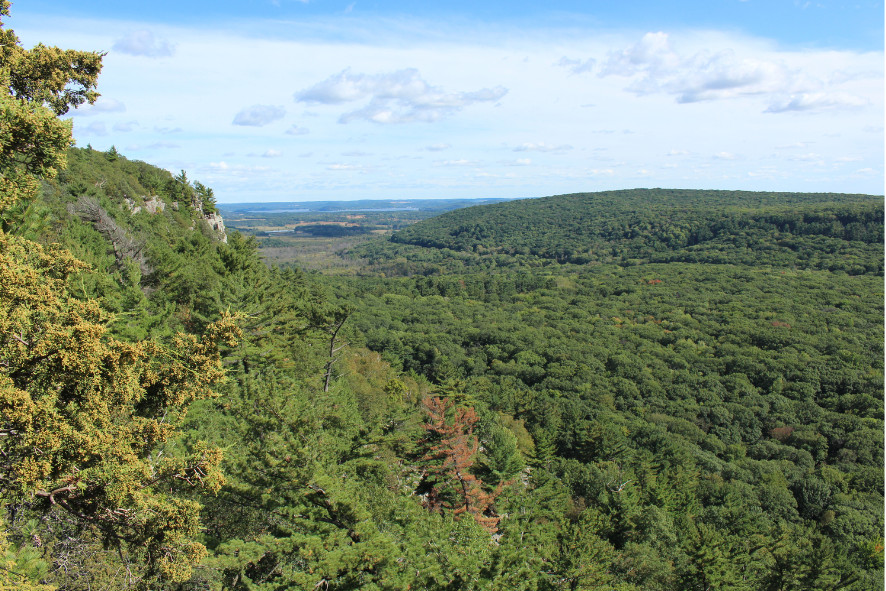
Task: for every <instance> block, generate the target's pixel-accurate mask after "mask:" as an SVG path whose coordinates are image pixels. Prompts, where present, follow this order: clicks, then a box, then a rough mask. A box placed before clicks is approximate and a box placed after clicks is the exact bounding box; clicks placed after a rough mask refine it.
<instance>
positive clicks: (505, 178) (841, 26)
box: [4, 0, 884, 203]
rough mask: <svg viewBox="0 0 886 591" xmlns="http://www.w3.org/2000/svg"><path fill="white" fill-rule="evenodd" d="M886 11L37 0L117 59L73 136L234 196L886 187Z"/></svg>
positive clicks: (29, 18)
mask: <svg viewBox="0 0 886 591" xmlns="http://www.w3.org/2000/svg"><path fill="white" fill-rule="evenodd" d="M883 24H884V9H883V2H874V1H867V0H856V1H851V0H850V1H842V0H841V1H831V0H819V1H814V0H810V1H806V0H682V1H669V2H664V1H661V0H659V1H652V0H638V1H630V0H623V1H616V0H598V1H594V2H591V1H588V0H584V1H579V0H574V1H560V0H549V1H547V2H544V3H541V2H537V1H533V2H529V1H523V0H510V1H508V2H500V1H495V2H491V1H490V2H484V1H482V0H475V1H474V2H468V1H466V0H450V1H448V2H445V3H442V2H439V3H437V2H397V1H376V2H371V1H370V2H364V1H362V0H356V1H335V0H246V1H244V0H240V1H239V2H236V3H235V2H230V1H227V0H215V1H213V2H209V1H204V0H196V1H181V0H179V1H177V2H172V1H170V0H153V1H152V2H119V1H116V2H111V1H109V0H107V1H98V0H79V1H78V2H74V3H72V2H61V1H60V0H19V1H17V2H15V3H14V4H13V6H12V9H11V17H9V18H8V19H5V22H4V26H5V27H8V28H12V29H13V30H15V32H16V33H17V34H18V36H19V37H20V39H21V41H22V44H23V45H24V46H25V47H32V46H33V45H35V44H37V43H44V44H46V45H56V46H59V47H62V48H69V49H80V50H96V51H103V52H107V55H106V56H105V58H104V67H103V70H102V74H101V76H100V79H99V87H98V90H99V92H100V93H101V95H102V96H101V98H100V99H99V100H98V101H97V102H96V103H95V104H94V105H92V106H86V107H81V108H80V109H77V110H76V111H73V112H72V114H71V115H70V118H71V119H73V125H74V136H75V139H76V142H77V145H78V146H81V147H85V146H87V145H91V146H92V147H93V148H95V149H98V150H106V149H108V148H110V147H111V146H112V145H113V146H114V147H115V148H116V149H117V150H118V151H119V152H120V153H122V154H123V155H125V156H126V157H127V158H130V159H134V160H144V161H146V162H150V163H151V164H155V165H157V166H160V167H162V168H165V169H168V170H170V171H172V172H175V173H178V172H179V171H180V170H185V171H187V174H188V177H189V178H191V179H193V180H198V181H200V182H202V183H203V184H205V185H208V186H210V187H212V188H213V189H214V191H215V194H216V197H217V200H218V201H219V202H220V203H242V202H267V201H317V200H324V201H330V200H352V199H408V198H414V199H428V198H490V197H499V198H523V197H540V196H545V195H556V194H564V193H575V192H585V191H600V190H610V189H630V188H637V187H667V188H685V189H733V190H760V191H801V192H823V191H826V192H841V193H870V194H883V192H884V171H883V164H884V133H883V118H884V96H883V95H884V51H883V50H884V32H883Z"/></svg>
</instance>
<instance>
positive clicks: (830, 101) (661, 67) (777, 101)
mask: <svg viewBox="0 0 886 591" xmlns="http://www.w3.org/2000/svg"><path fill="white" fill-rule="evenodd" d="M757 53H759V51H758V50H757V49H756V48H752V47H745V48H743V49H742V50H741V51H740V52H737V51H735V50H734V49H732V48H725V49H720V50H717V51H712V50H710V49H701V50H697V51H692V52H686V53H683V52H680V51H677V50H676V49H675V48H674V46H673V45H672V43H671V39H670V37H669V36H668V34H667V33H663V32H657V33H647V34H646V35H644V36H643V38H642V39H641V40H640V41H639V42H637V43H635V44H634V45H631V46H629V47H628V48H626V49H624V50H621V51H613V52H610V53H609V54H608V56H607V58H606V60H605V62H604V63H603V65H602V68H601V70H600V74H599V75H600V76H601V77H606V76H623V77H628V78H631V79H632V80H631V82H630V84H629V85H628V86H627V88H626V90H628V91H629V92H632V93H634V94H637V95H641V96H643V95H650V94H669V95H672V96H674V97H675V98H676V101H677V102H678V103H696V102H702V101H714V100H723V99H734V98H739V97H751V96H757V95H761V96H765V97H769V106H768V108H767V109H766V111H765V112H767V113H783V112H787V111H812V110H821V109H831V108H846V107H860V106H865V105H867V104H869V101H867V100H865V99H863V98H861V97H859V96H856V95H854V94H851V93H848V92H843V91H837V90H833V88H834V87H836V86H838V85H841V84H845V83H849V82H851V81H852V80H853V79H855V78H858V77H859V75H858V74H855V75H852V74H850V73H848V72H846V71H843V70H842V69H840V67H839V66H837V67H831V66H829V65H828V64H827V63H824V64H821V65H815V64H810V63H808V62H807V63H804V64H800V62H802V59H799V60H798V59H797V56H791V55H790V54H783V56H781V57H777V56H775V55H774V54H773V53H772V52H771V51H770V52H768V53H764V55H762V56H761V55H757ZM791 57H793V58H794V60H793V61H794V62H796V63H795V64H793V65H791V64H789V63H788V60H787V59H786V58H791ZM828 70H830V71H828ZM868 76H870V75H868ZM875 76H879V74H875ZM862 77H863V76H862Z"/></svg>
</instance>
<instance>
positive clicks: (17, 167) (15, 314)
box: [0, 0, 237, 585]
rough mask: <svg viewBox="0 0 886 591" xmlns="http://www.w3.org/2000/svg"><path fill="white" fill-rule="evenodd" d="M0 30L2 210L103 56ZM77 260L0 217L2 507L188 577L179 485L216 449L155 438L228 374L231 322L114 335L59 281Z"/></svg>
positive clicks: (191, 522)
mask: <svg viewBox="0 0 886 591" xmlns="http://www.w3.org/2000/svg"><path fill="white" fill-rule="evenodd" d="M8 14H9V2H8V1H7V0H0V15H8ZM0 24H2V23H0ZM0 37H2V50H0V81H2V84H3V87H4V88H6V90H7V92H6V93H0V217H3V219H6V217H5V215H4V214H5V213H6V212H8V211H9V209H10V208H11V207H13V206H14V205H15V204H16V202H18V201H28V200H30V199H33V197H34V196H35V194H36V190H37V187H38V183H39V180H38V179H39V178H41V177H43V178H51V177H53V176H54V175H55V174H56V172H57V171H58V170H59V169H60V168H62V167H63V166H64V164H65V150H66V149H67V148H68V146H70V144H71V143H72V140H71V126H70V123H66V122H62V121H60V120H59V119H58V118H57V115H59V114H63V113H65V112H67V110H68V109H69V108H70V107H76V106H77V105H80V104H82V103H84V102H90V103H91V102H93V101H94V100H95V99H96V97H97V96H98V95H97V93H96V92H95V90H94V87H95V83H96V79H97V76H98V73H99V71H100V69H101V57H102V55H101V54H100V53H95V52H79V51H65V50H60V49H58V48H54V47H45V46H43V45H38V46H37V47H35V48H34V49H33V50H30V51H27V50H24V49H22V48H21V47H20V46H19V44H18V39H17V37H16V36H15V34H14V33H13V32H12V31H10V30H5V31H2V33H0ZM86 270H87V269H86V265H85V264H83V263H81V262H79V261H77V260H76V259H75V258H74V257H73V256H72V255H71V254H70V253H68V252H67V251H65V250H63V249H61V248H60V247H58V246H46V247H44V246H41V245H39V244H37V243H34V242H31V241H29V240H25V239H23V238H20V237H17V236H13V235H10V234H9V233H8V232H6V231H5V230H4V229H3V228H0V508H2V510H3V512H5V513H8V514H21V513H22V512H36V513H37V514H39V515H48V514H61V515H64V516H65V518H66V519H68V520H71V521H73V522H75V523H76V524H77V526H78V527H79V528H80V531H81V533H82V532H91V533H90V534H89V535H92V537H94V538H96V539H98V540H100V542H101V543H103V544H105V545H106V546H108V547H112V548H115V549H117V550H118V551H119V552H120V553H121V555H122V554H123V553H128V554H130V555H131V556H133V557H135V558H136V559H137V560H138V561H139V562H140V563H141V569H140V570H141V576H144V577H155V576H160V577H167V578H171V579H184V578H187V577H188V576H189V574H190V567H191V565H193V564H194V563H195V562H196V561H197V560H199V559H200V558H201V557H202V556H203V555H204V554H205V549H204V548H203V546H202V545H201V544H200V543H198V542H196V541H194V538H195V536H196V534H197V533H198V521H199V520H198V515H199V505H198V504H197V503H196V502H194V501H189V500H185V499H184V498H180V497H177V496H176V494H175V493H176V490H177V489H180V488H205V489H208V490H216V489H218V487H219V486H220V485H221V484H222V482H223V478H222V476H221V474H220V472H219V471H218V470H217V465H218V463H219V461H220V458H221V453H220V451H219V450H214V449H209V448H207V447H205V446H201V445H196V446H195V447H194V449H193V450H192V453H190V454H179V455H177V456H176V455H175V454H172V453H169V452H168V450H165V449H164V448H163V446H164V443H165V442H167V441H168V440H169V439H170V437H171V436H172V435H173V434H174V433H175V429H176V424H177V422H178V420H179V419H180V418H181V416H183V414H184V412H185V410H186V408H187V405H188V404H189V403H190V402H191V401H193V400H196V399H200V398H205V397H207V396H211V395H212V394H213V392H212V389H211V386H212V385H213V384H215V383H218V382H219V381H220V380H221V379H222V378H223V376H224V372H223V370H222V367H221V362H220V359H219V354H218V347H219V345H220V344H221V343H222V342H227V343H228V344H229V345H233V338H234V337H235V336H236V334H237V328H236V326H235V321H234V319H233V318H232V317H230V316H225V317H224V318H222V320H221V321H219V322H217V323H215V324H213V325H211V326H210V327H209V328H208V329H207V330H206V333H205V334H204V336H203V337H202V338H198V337H196V336H194V335H183V334H180V335H178V336H177V337H175V338H174V339H173V341H172V342H171V343H170V344H169V345H168V346H167V345H164V344H161V343H159V342H156V341H142V342H140V343H136V344H132V343H126V342H122V341H119V340H116V339H113V338H109V337H108V336H107V334H106V326H107V325H108V324H109V323H110V322H111V320H112V319H111V318H110V317H109V316H108V315H107V314H106V313H104V312H103V311H102V309H101V307H100V305H99V303H98V302H97V301H95V300H90V299H77V298H75V297H73V296H72V295H71V294H70V293H69V292H68V289H67V282H68V279H69V277H70V276H71V275H72V274H75V273H78V272H85V271H86ZM0 523H5V521H0ZM4 529H7V528H4ZM4 533H5V532H4ZM84 535H86V534H84ZM3 546H4V547H3V548H0V549H2V550H3V551H4V552H5V553H7V554H8V553H9V550H8V549H7V547H6V542H5V540H4V541H3ZM18 554H21V552H18ZM7 563H8V562H7ZM4 568H6V567H5V565H4ZM16 572H18V571H12V570H10V571H8V572H6V573H5V574H4V575H2V576H3V577H5V579H6V580H10V579H9V576H12V575H10V574H9V573H12V574H13V575H14V574H15V573H16ZM12 581H13V582H15V583H16V584H18V583H22V584H23V585H27V584H28V583H23V582H22V581H21V580H19V581H15V580H14V579H12ZM0 584H5V581H4V579H0Z"/></svg>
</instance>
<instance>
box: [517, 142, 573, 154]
mask: <svg viewBox="0 0 886 591" xmlns="http://www.w3.org/2000/svg"><path fill="white" fill-rule="evenodd" d="M571 149H572V146H570V145H568V144H561V145H559V146H551V145H548V144H546V143H544V142H541V143H538V144H534V143H525V144H521V145H519V146H517V147H516V148H514V152H567V151H569V150H571Z"/></svg>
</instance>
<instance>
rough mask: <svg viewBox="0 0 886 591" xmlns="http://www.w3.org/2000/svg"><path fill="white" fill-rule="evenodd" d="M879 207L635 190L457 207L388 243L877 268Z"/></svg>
mask: <svg viewBox="0 0 886 591" xmlns="http://www.w3.org/2000/svg"><path fill="white" fill-rule="evenodd" d="M882 212H883V209H882V199H881V198H879V197H874V196H870V195H839V194H809V193H801V194H795V193H752V192H746V191H688V190H671V189H635V190H630V191H607V192H603V193H581V194H576V195H561V196H557V197H547V198H544V199H531V200H520V201H514V202H509V203H502V204H497V205H493V206H488V207H482V208H476V209H462V210H457V211H453V212H449V213H446V214H443V215H441V216H438V217H436V218H434V219H431V220H427V221H424V222H421V223H418V224H415V225H413V226H410V227H408V228H405V229H403V230H401V231H400V232H397V233H396V234H395V235H394V238H393V240H394V242H397V243H401V244H410V245H416V246H423V247H429V248H436V249H449V250H453V251H459V252H467V253H477V254H505V255H512V256H513V255H517V256H521V255H522V256H524V257H525V256H529V257H535V258H539V259H543V260H553V261H556V262H559V263H577V264H588V263H608V262H616V263H621V264H625V263H628V264H632V263H638V262H646V261H677V260H679V261H685V262H730V263H735V262H740V263H742V264H751V265H760V264H774V265H789V264H794V265H797V266H799V267H802V268H826V269H829V270H832V271H841V270H842V271H846V272H847V273H850V274H861V273H866V272H871V271H874V272H879V273H881V274H882V271H883V269H882V258H879V259H878V258H877V254H878V252H880V246H881V245H882V242H883V231H882V227H883V224H882ZM878 263H879V264H880V266H877V265H878Z"/></svg>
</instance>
